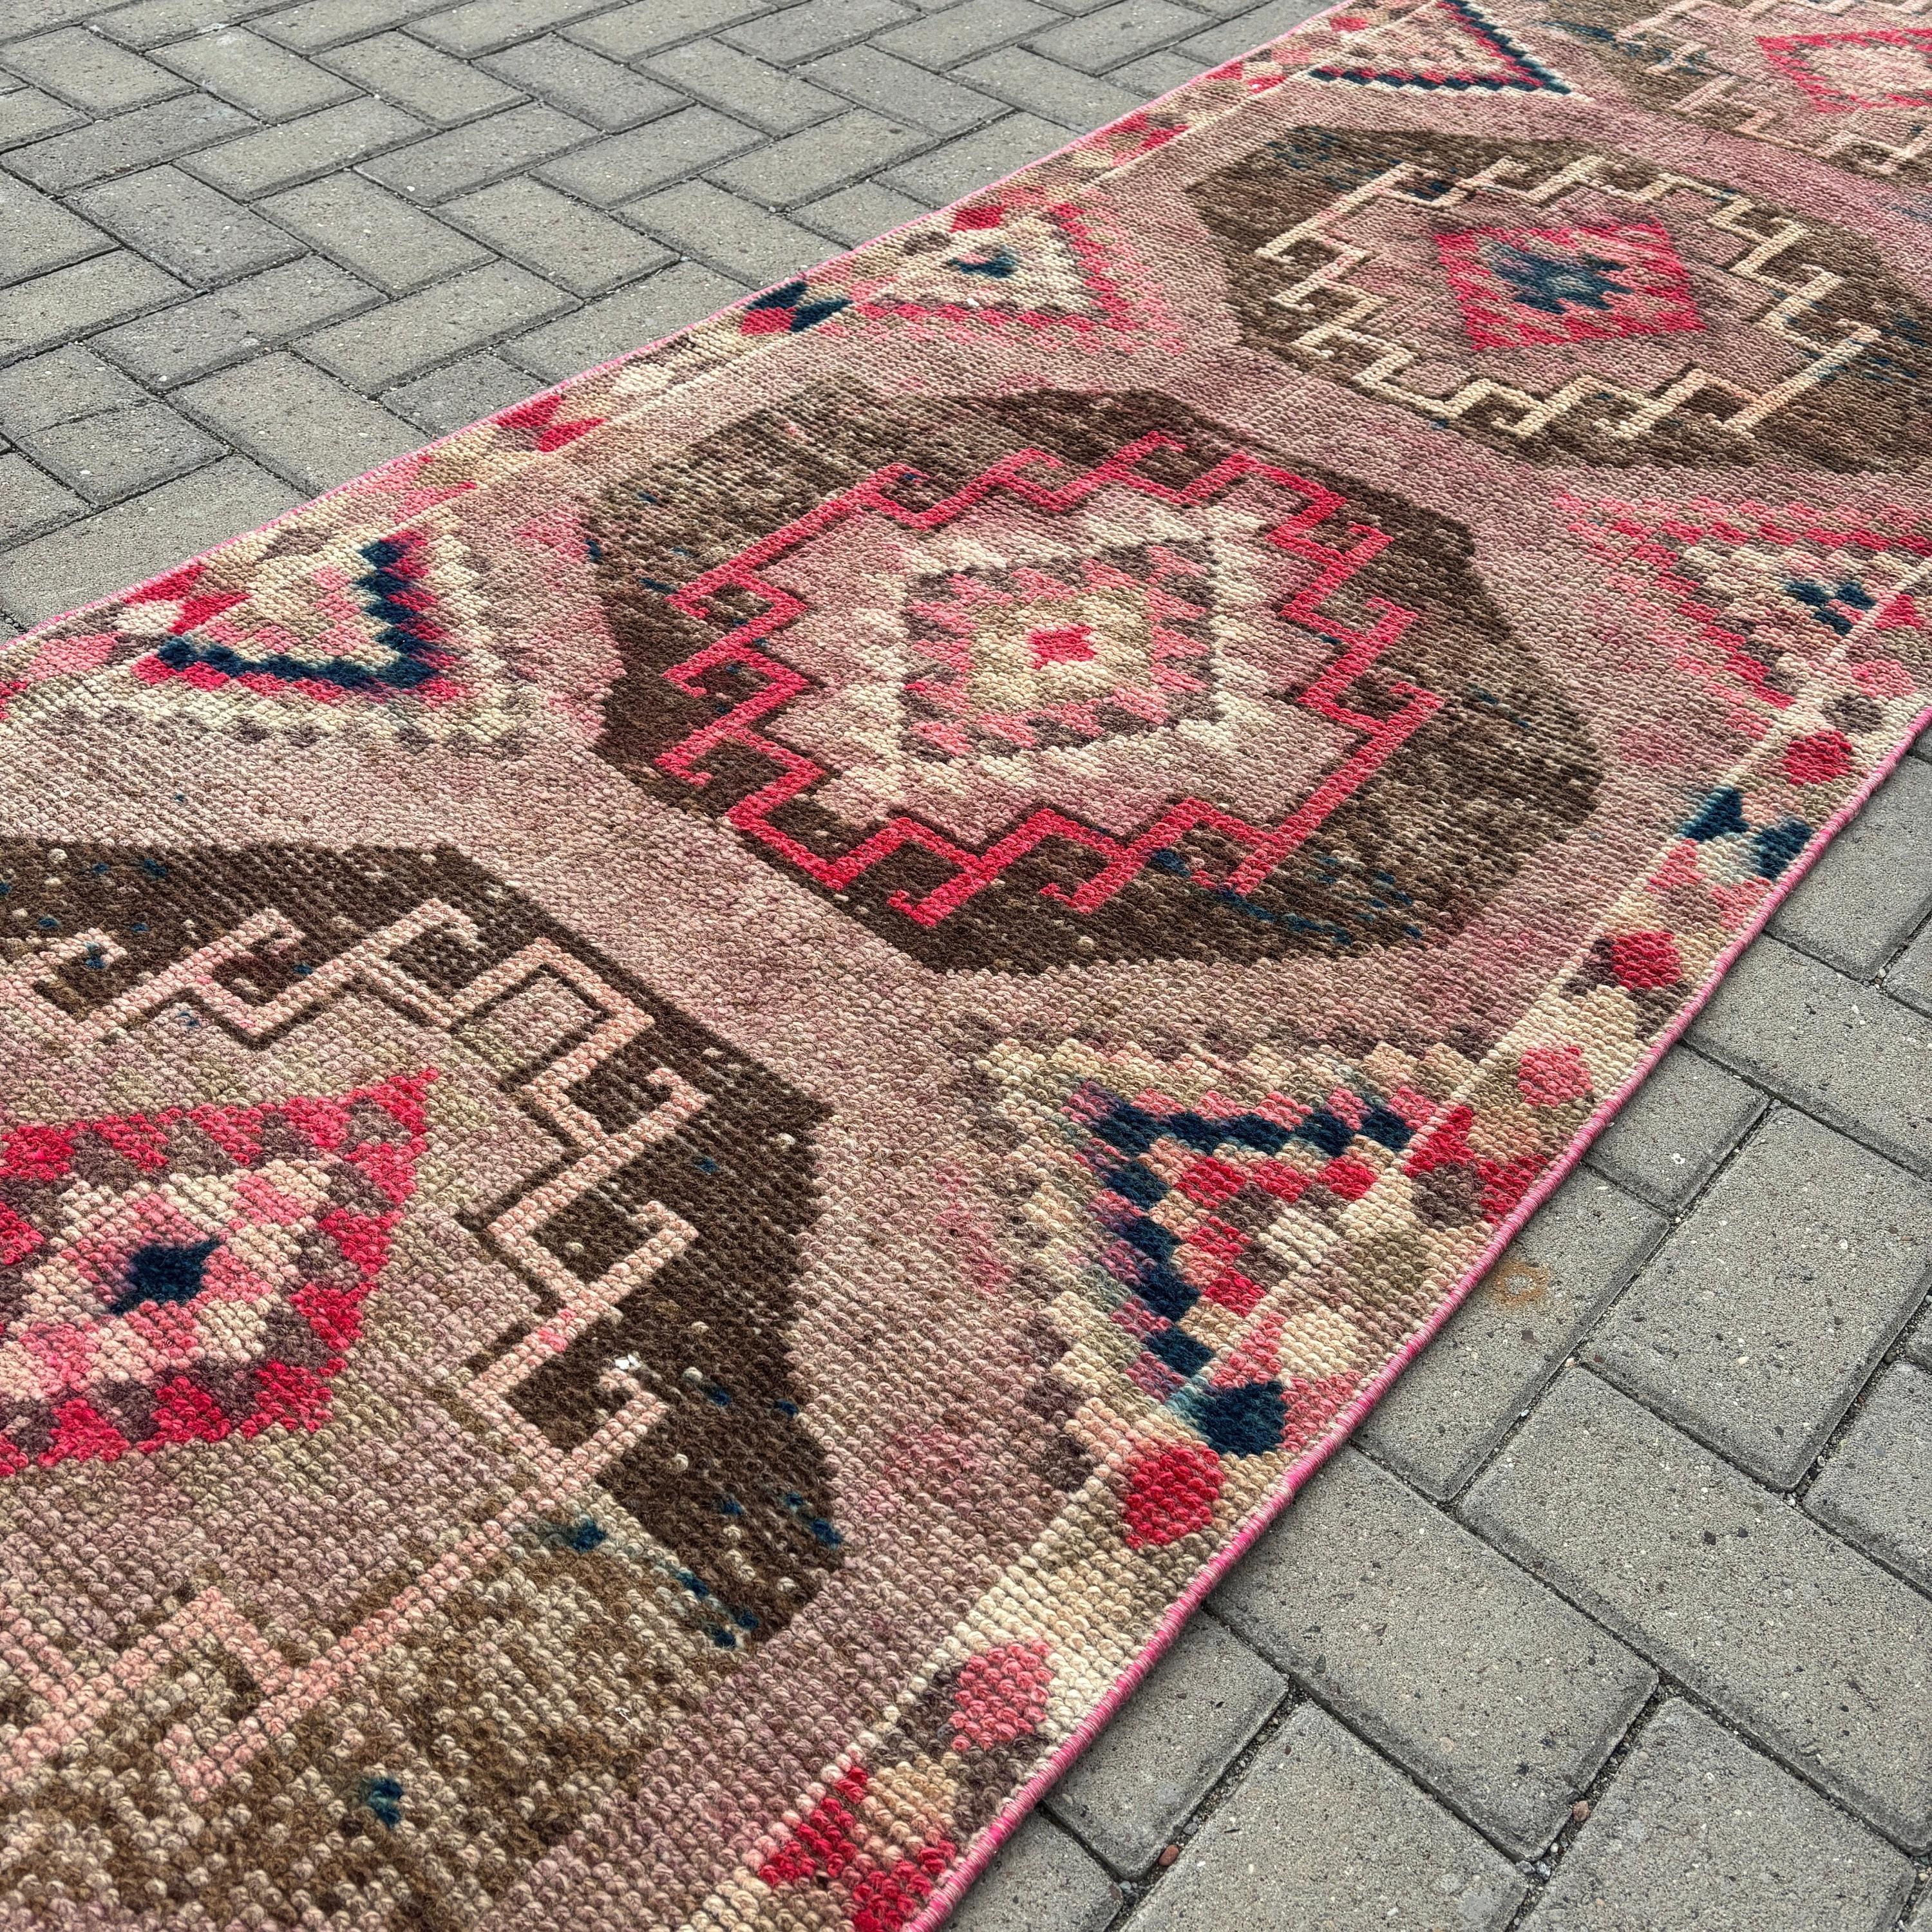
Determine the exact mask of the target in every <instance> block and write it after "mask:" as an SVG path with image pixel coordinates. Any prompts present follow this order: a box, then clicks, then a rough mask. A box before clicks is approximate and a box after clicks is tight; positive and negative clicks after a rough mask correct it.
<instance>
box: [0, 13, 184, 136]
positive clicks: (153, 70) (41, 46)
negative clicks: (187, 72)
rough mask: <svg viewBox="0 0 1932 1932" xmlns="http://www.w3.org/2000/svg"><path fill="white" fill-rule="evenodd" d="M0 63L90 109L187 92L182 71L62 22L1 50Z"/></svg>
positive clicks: (104, 110) (113, 110)
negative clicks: (55, 30)
mask: <svg viewBox="0 0 1932 1932" xmlns="http://www.w3.org/2000/svg"><path fill="white" fill-rule="evenodd" d="M0 66H5V67H6V68H9V69H10V71H12V72H13V73H15V74H18V75H20V77H21V78H22V79H23V80H30V81H31V82H32V83H34V86H37V87H42V88H44V89H46V91H47V92H48V93H49V94H57V95H59V96H60V98H62V100H63V101H71V102H72V103H73V104H74V106H75V107H84V108H86V110H87V111H88V113H90V114H119V113H124V112H125V111H126V110H127V109H128V108H130V107H145V106H146V105H147V104H148V102H149V101H165V100H166V99H167V98H169V96H170V95H176V94H181V93H184V92H186V90H187V83H186V82H185V81H184V80H181V78H180V77H179V76H178V75H175V74H169V73H167V72H166V71H164V70H163V69H162V68H157V66H155V65H154V62H151V61H146V60H143V59H142V58H141V56H140V55H139V54H136V53H130V52H128V50H127V49H126V48H125V47H117V46H115V44H114V43H113V41H112V40H104V39H103V38H102V37H101V35H100V34H90V33H89V31H87V29H86V28H85V27H63V28H61V29H60V31H58V33H52V34H38V35H37V36H36V37H34V38H33V39H32V40H15V41H13V43H11V44H10V45H9V46H7V49H6V51H5V52H4V53H0Z"/></svg>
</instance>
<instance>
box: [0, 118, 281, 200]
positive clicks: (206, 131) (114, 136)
mask: <svg viewBox="0 0 1932 1932" xmlns="http://www.w3.org/2000/svg"><path fill="white" fill-rule="evenodd" d="M253 126H254V121H251V119H250V118H249V117H248V115H245V114H244V113H242V111H241V110H239V108H235V107H229V105H228V104H227V103H226V101H214V100H211V99H210V98H209V97H208V95H205V94H183V95H177V96H176V97H175V98H174V99H173V100H172V101H156V102H155V103H154V105H153V106H152V107H136V108H135V109H134V110H133V111H132V112H131V113H126V114H117V115H115V116H114V117H113V119H112V120H110V121H91V122H89V124H88V125H87V126H86V127H77V128H75V129H74V130H73V131H72V132H71V133H65V134H56V135H55V136H54V137H53V138H52V140H49V141H36V142H34V143H33V144H32V145H31V146H28V147H25V148H19V149H17V150H16V151H14V152H13V153H11V154H9V155H8V156H7V166H9V167H10V168H11V169H13V172H15V173H16V174H17V175H20V176H21V177H22V178H23V179H24V180H26V181H31V182H32V183H33V184H34V187H39V188H45V189H46V190H47V192H48V193H49V194H65V193H67V192H68V190H70V189H71V188H77V187H86V185H87V184H88V183H89V182H90V181H105V180H106V179H107V177H108V176H109V175H119V174H127V173H129V172H131V171H132V170H133V169H136V168H148V167H152V166H154V163H156V162H157V161H167V160H173V159H174V158H175V157H176V156H177V155H180V154H190V153H192V152H193V151H194V150H195V149H196V148H205V147H206V146H207V145H208V144H209V143H210V142H213V141H219V140H221V139H223V138H224V137H225V136H228V135H230V134H239V133H242V130H244V129H245V128H248V127H253Z"/></svg>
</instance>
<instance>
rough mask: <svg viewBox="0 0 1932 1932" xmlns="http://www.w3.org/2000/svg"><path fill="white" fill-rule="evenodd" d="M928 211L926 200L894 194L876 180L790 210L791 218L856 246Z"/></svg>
mask: <svg viewBox="0 0 1932 1932" xmlns="http://www.w3.org/2000/svg"><path fill="white" fill-rule="evenodd" d="M928 212H929V204H928V203H926V202H919V201H914V200H913V199H911V198H910V196H907V195H903V194H895V193H893V192H892V190H891V189H890V188H886V187H880V186H879V184H877V182H876V181H860V182H859V184H858V185H857V186H856V187H847V188H841V189H840V190H838V193H836V194H828V195H827V196H826V197H825V199H823V201H814V202H808V203H807V204H806V205H805V206H804V207H803V208H793V210H792V211H791V213H792V219H793V220H795V221H802V222H804V223H806V224H807V225H808V226H810V227H813V228H816V229H817V230H818V231H819V233H820V234H822V235H829V236H831V237H832V239H833V240H834V241H835V242H844V244H845V245H846V247H847V248H858V247H859V246H860V245H862V244H863V243H865V242H870V241H871V240H873V239H874V238H875V237H877V236H880V235H883V234H884V233H886V231H887V230H888V229H894V228H899V227H902V226H904V224H905V223H907V222H908V221H916V220H918V219H919V217H920V216H921V215H922V214H926V213H928Z"/></svg>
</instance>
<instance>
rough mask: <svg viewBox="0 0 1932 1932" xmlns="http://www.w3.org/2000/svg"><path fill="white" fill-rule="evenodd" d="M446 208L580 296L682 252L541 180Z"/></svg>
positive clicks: (506, 185) (505, 184) (502, 250)
mask: <svg viewBox="0 0 1932 1932" xmlns="http://www.w3.org/2000/svg"><path fill="white" fill-rule="evenodd" d="M442 212H443V214H445V215H446V216H447V217H449V220H452V221H454V222H456V223H459V224H460V226H463V228H465V229H467V230H468V231H469V233H471V234H472V235H474V236H478V238H479V239H481V240H483V241H484V242H487V243H488V244H489V245H490V247H491V248H494V249H495V250H496V252H497V253H498V254H500V255H506V256H508V257H509V259H510V260H511V261H513V262H520V263H522V264H523V266H524V267H525V268H526V269H530V270H532V272H535V274H537V275H541V276H543V277H544V279H545V280H546V281H553V282H554V283H556V285H557V286H558V287H559V288H563V289H568V290H569V291H570V293H571V294H572V295H574V296H601V295H604V294H606V293H608V292H609V291H610V290H612V289H614V288H616V287H618V286H619V284H622V283H624V282H629V281H635V280H636V279H637V277H638V276H640V275H646V274H648V273H649V272H650V271H651V270H652V269H661V268H662V267H664V265H665V264H666V263H668V262H670V260H673V257H672V255H671V254H670V251H669V250H668V249H665V248H659V247H658V245H657V244H656V243H655V242H651V241H647V240H646V239H645V238H644V237H643V236H641V235H640V234H638V233H636V232H635V231H634V229H629V228H626V227H625V226H624V225H623V224H622V223H621V222H617V221H613V220H611V219H610V217H609V216H608V215H607V214H598V212H597V211H595V209H594V208H586V207H585V206H584V205H583V202H580V201H573V200H572V199H571V198H570V196H568V195H567V194H559V193H558V192H557V191H556V189H555V188H553V187H544V184H542V183H541V181H530V180H528V179H525V178H519V179H517V180H515V181H499V183H498V184H496V186H495V187H486V188H483V189H481V190H478V192H477V193H475V194H469V195H464V196H463V197H462V198H461V199H459V200H456V201H452V202H445V203H444V204H443V208H442Z"/></svg>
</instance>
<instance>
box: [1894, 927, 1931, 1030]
mask: <svg viewBox="0 0 1932 1932" xmlns="http://www.w3.org/2000/svg"><path fill="white" fill-rule="evenodd" d="M1885 991H1886V992H1888V993H1889V994H1891V996H1892V997H1893V998H1894V999H1896V1000H1902V1001H1903V1002H1904V1003H1905V1004H1906V1005H1907V1006H1909V1007H1915V1008H1916V1009H1917V1010H1918V1011H1919V1012H1920V1013H1932V926H1927V928H1926V929H1925V930H1924V932H1921V934H1920V935H1918V938H1916V939H1915V940H1914V941H1912V944H1910V945H1909V946H1908V947H1906V949H1905V950H1904V952H1903V953H1901V954H1900V956H1899V958H1898V960H1897V963H1896V964H1895V965H1894V966H1893V967H1892V969H1891V971H1890V972H1889V973H1888V974H1886V975H1885Z"/></svg>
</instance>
